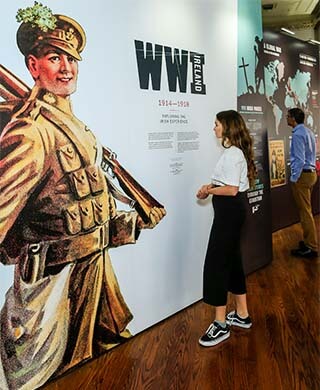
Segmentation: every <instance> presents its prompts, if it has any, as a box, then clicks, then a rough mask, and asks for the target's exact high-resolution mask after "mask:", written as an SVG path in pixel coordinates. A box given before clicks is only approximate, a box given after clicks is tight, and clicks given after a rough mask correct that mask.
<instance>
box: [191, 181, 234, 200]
mask: <svg viewBox="0 0 320 390" xmlns="http://www.w3.org/2000/svg"><path fill="white" fill-rule="evenodd" d="M238 192H239V187H237V186H229V185H225V186H218V187H216V186H213V185H212V184H205V185H203V186H202V187H201V188H200V190H199V191H198V193H197V198H198V199H206V198H207V197H208V196H209V195H218V196H219V195H224V196H236V195H237V193H238Z"/></svg>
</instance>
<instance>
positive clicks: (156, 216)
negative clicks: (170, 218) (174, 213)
mask: <svg viewBox="0 0 320 390" xmlns="http://www.w3.org/2000/svg"><path fill="white" fill-rule="evenodd" d="M166 214H167V212H166V210H165V209H164V208H159V207H152V209H151V211H150V214H149V219H150V221H149V222H148V223H145V222H144V221H143V219H142V218H141V217H140V215H139V216H138V218H137V227H138V229H153V228H154V227H155V226H156V225H157V224H158V223H159V222H160V221H161V219H162V218H163V217H164V216H165V215H166Z"/></svg>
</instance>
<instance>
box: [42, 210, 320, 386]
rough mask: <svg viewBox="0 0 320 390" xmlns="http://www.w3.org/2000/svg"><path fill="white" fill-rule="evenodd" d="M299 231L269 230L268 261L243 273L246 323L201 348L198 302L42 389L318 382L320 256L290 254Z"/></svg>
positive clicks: (202, 318) (202, 320) (202, 321)
mask: <svg viewBox="0 0 320 390" xmlns="http://www.w3.org/2000/svg"><path fill="white" fill-rule="evenodd" d="M316 223H317V228H318V232H319V231H320V229H319V225H320V217H319V215H318V216H316ZM300 234H301V231H300V225H298V224H297V225H293V226H291V227H288V228H286V229H283V230H280V231H278V232H276V233H274V234H273V248H274V249H273V262H272V263H271V265H268V266H267V267H265V268H263V269H261V270H259V271H257V272H255V273H253V274H251V275H249V276H248V278H247V287H248V304H249V308H250V314H251V316H252V319H253V321H254V325H253V327H252V328H251V329H249V330H244V329H233V328H232V333H231V336H230V338H229V339H228V340H227V341H225V342H223V343H222V344H220V345H218V346H216V347H211V348H203V347H201V346H200V345H199V344H198V338H199V336H201V334H202V333H203V331H205V330H206V328H207V326H208V325H209V323H210V322H211V320H212V316H213V313H212V309H211V308H210V307H208V306H207V305H205V304H204V303H203V302H198V303H196V304H194V305H192V306H190V307H188V308H186V309H185V310H182V311H181V312H179V313H177V314H176V315H174V316H172V317H170V318H168V319H167V320H164V321H163V322H161V323H160V324H156V325H155V326H153V327H152V328H150V329H148V330H146V331H144V332H142V333H140V334H138V335H137V336H135V337H134V338H132V339H131V340H129V341H128V342H126V343H125V344H123V345H121V346H119V347H117V348H115V349H113V350H111V351H110V352H108V353H106V354H105V355H103V356H101V357H100V358H98V359H96V360H93V361H91V362H88V363H86V364H84V365H83V366H82V367H80V368H79V369H76V370H74V371H72V372H71V373H69V374H67V375H65V376H64V377H62V378H59V379H58V380H56V381H53V382H51V383H49V384H48V385H47V386H45V387H44V389H45V390H58V389H59V390H60V389H69V390H73V389H81V390H100V389H101V390H102V389H103V390H105V389H106V390H214V389H216V390H220V389H221V390H222V389H223V390H229V389H230V390H231V389H232V390H251V389H252V390H318V389H320V351H319V350H320V342H319V341H320V310H319V309H320V305H319V298H320V296H319V291H320V283H319V282H320V277H319V276H320V275H319V274H320V272H319V271H320V259H319V258H317V259H314V260H300V259H296V258H293V257H291V256H290V255H289V251H290V249H291V248H293V247H295V246H296V243H297V242H298V241H299V240H300V239H301V237H300ZM231 307H232V304H231V305H230V308H231Z"/></svg>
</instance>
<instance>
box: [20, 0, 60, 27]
mask: <svg viewBox="0 0 320 390" xmlns="http://www.w3.org/2000/svg"><path fill="white" fill-rule="evenodd" d="M16 19H17V22H23V23H30V24H31V26H32V27H34V28H39V29H40V30H41V31H43V32H47V31H48V30H54V29H55V28H56V22H57V19H56V17H55V16H54V15H53V14H52V11H51V9H50V8H48V7H46V6H43V5H42V4H41V3H38V2H37V1H35V2H34V5H33V6H32V7H27V8H25V9H22V8H20V9H18V12H17V15H16Z"/></svg>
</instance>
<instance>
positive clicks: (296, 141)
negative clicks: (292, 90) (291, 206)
mask: <svg viewBox="0 0 320 390" xmlns="http://www.w3.org/2000/svg"><path fill="white" fill-rule="evenodd" d="M304 118H305V114H304V112H303V111H302V110H301V109H300V108H291V109H290V110H288V114H287V123H288V125H289V126H291V127H292V128H293V130H292V140H291V147H290V161H291V176H290V181H291V187H292V193H293V197H294V200H295V202H296V205H297V207H298V211H299V216H300V222H301V226H302V230H303V241H300V242H299V248H298V249H293V250H292V251H291V254H292V255H293V256H298V257H305V258H313V257H317V256H318V242H317V241H318V240H317V232H316V226H315V222H314V219H313V215H312V205H311V192H312V189H313V186H314V185H315V184H316V182H317V174H316V169H315V165H316V146H315V136H314V133H313V132H312V131H311V130H310V129H308V128H307V127H305V125H304Z"/></svg>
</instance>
